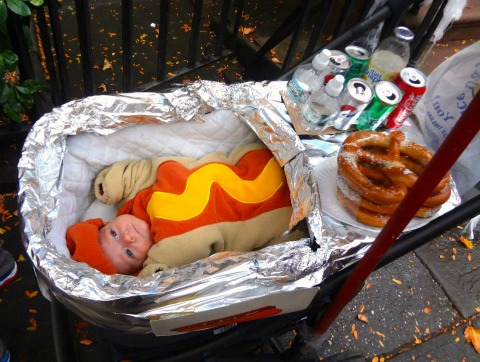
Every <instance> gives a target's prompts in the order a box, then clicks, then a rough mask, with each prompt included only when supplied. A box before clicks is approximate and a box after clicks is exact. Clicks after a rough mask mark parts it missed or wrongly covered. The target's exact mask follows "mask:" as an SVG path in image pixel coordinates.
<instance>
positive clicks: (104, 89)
mask: <svg viewBox="0 0 480 362" xmlns="http://www.w3.org/2000/svg"><path fill="white" fill-rule="evenodd" d="M98 89H101V90H102V92H103V93H107V85H106V84H105V83H102V84H100V85H99V86H98Z"/></svg>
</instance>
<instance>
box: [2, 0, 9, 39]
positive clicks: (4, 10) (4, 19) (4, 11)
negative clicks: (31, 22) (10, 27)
mask: <svg viewBox="0 0 480 362" xmlns="http://www.w3.org/2000/svg"><path fill="white" fill-rule="evenodd" d="M7 17H8V9H7V4H5V2H4V1H0V31H1V32H2V33H3V34H2V35H1V37H5V36H6V35H7V34H8V32H7Z"/></svg>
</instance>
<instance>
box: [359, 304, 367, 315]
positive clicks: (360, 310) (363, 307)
mask: <svg viewBox="0 0 480 362" xmlns="http://www.w3.org/2000/svg"><path fill="white" fill-rule="evenodd" d="M364 310H365V306H364V305H363V304H362V305H361V306H360V307H358V311H359V312H360V313H362V312H363V311H364Z"/></svg>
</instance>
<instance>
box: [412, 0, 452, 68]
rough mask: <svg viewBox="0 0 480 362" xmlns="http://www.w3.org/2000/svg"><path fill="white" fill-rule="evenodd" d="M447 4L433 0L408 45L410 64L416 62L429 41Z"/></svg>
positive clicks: (443, 0)
mask: <svg viewBox="0 0 480 362" xmlns="http://www.w3.org/2000/svg"><path fill="white" fill-rule="evenodd" d="M447 3H448V1H446V0H434V1H433V2H432V4H431V5H430V8H429V9H428V11H427V14H425V17H424V18H423V20H422V23H421V24H420V26H419V27H418V29H417V30H416V32H415V38H414V39H413V41H412V43H411V44H410V48H411V55H410V62H413V63H416V62H417V60H418V58H419V57H420V54H421V53H422V50H423V48H424V46H425V44H426V43H427V42H428V41H429V40H430V37H431V36H432V34H433V32H434V31H435V29H436V28H437V26H438V24H439V23H440V21H441V20H442V15H443V11H444V9H445V6H447Z"/></svg>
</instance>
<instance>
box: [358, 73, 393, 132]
mask: <svg viewBox="0 0 480 362" xmlns="http://www.w3.org/2000/svg"><path fill="white" fill-rule="evenodd" d="M401 99H402V91H401V90H400V88H398V87H397V86H396V85H395V84H393V83H392V82H387V81H381V82H379V83H377V85H376V86H375V93H374V95H373V99H372V102H371V103H370V104H369V105H368V107H367V108H365V110H364V111H363V112H362V114H360V116H359V117H358V119H357V128H358V129H359V130H375V129H377V128H378V127H380V126H381V125H382V124H383V122H384V121H385V119H386V118H387V116H388V115H389V114H390V112H392V111H393V109H394V108H395V107H396V106H397V105H398V103H400V100H401Z"/></svg>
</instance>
